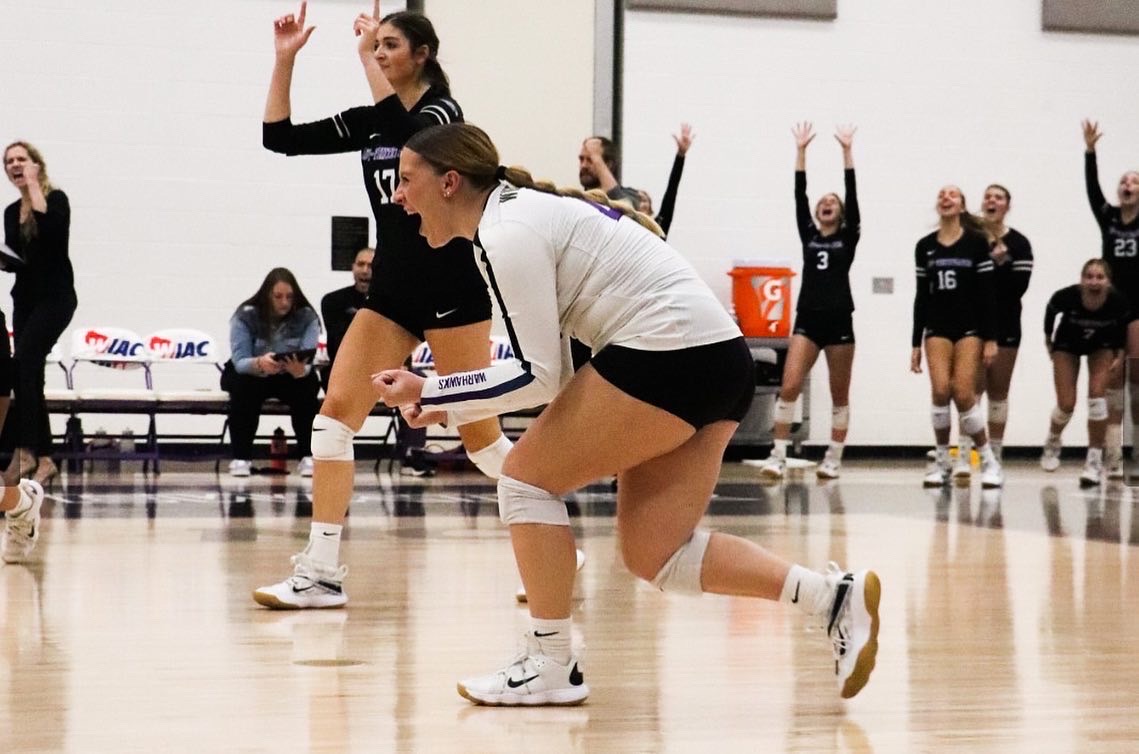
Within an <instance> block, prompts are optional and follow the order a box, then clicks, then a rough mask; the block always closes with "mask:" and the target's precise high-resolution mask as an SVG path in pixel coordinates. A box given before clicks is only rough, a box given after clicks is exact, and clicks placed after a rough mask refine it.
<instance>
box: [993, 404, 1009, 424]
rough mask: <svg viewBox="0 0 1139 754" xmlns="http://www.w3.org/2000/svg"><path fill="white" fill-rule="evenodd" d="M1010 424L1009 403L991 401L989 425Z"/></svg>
mask: <svg viewBox="0 0 1139 754" xmlns="http://www.w3.org/2000/svg"><path fill="white" fill-rule="evenodd" d="M1007 423H1008V401H993V400H990V401H989V424H1007Z"/></svg>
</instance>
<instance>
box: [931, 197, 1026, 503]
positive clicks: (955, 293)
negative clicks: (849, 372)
mask: <svg viewBox="0 0 1139 754" xmlns="http://www.w3.org/2000/svg"><path fill="white" fill-rule="evenodd" d="M937 213H938V216H939V227H938V230H937V231H935V232H934V233H930V234H929V235H928V236H925V237H924V238H922V239H921V240H920V241H918V243H917V246H916V247H915V249H914V266H915V274H916V275H917V291H916V293H915V295H914V328H913V335H912V339H911V345H912V347H913V351H912V353H911V355H910V371H912V372H914V373H917V374H920V373H921V371H922V368H921V362H922V348H921V347H922V343H923V341H924V344H925V352H926V360H927V362H928V366H929V381H930V393H931V396H930V397H931V401H932V404H933V406H932V409H931V412H930V414H931V419H932V423H933V433H934V437H935V439H936V442H937V449H936V451H935V459H934V468H933V469H931V470H930V471H929V472H928V473H927V474H926V477H925V481H924V484H925V486H927V487H940V486H943V485H945V484H948V482H949V476H950V472H951V469H950V465H949V427H950V416H949V401H950V399H952V400H953V402H954V403H955V404H957V413H958V415H959V417H960V422H961V430H962V433H963V434H967V435H969V436H971V437H972V438H973V441H974V442H975V443H976V445H977V450H978V452H979V453H980V454H981V485H982V487H1000V486H1002V485H1003V484H1004V474H1003V472H1002V471H1001V463H1000V461H999V460H997V457H996V456H995V455H994V454H993V449H992V447H990V445H989V441H988V434H987V432H986V431H985V417H984V414H983V413H982V412H981V407H980V406H979V405H978V404H977V396H976V389H977V384H976V383H977V372H978V370H979V369H980V367H981V364H982V362H983V363H984V365H985V366H986V367H988V366H989V365H990V364H992V362H993V359H994V358H996V355H997V340H996V311H995V297H994V295H993V260H992V259H991V258H990V257H989V242H988V238H987V237H986V235H985V226H984V225H983V223H982V221H981V220H980V218H977V217H975V216H974V215H972V214H970V213H969V211H968V210H967V209H966V208H965V197H964V195H963V194H962V193H961V190H960V189H959V188H957V187H956V186H945V187H943V188H942V189H941V191H939V192H938V194H937Z"/></svg>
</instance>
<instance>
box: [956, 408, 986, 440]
mask: <svg viewBox="0 0 1139 754" xmlns="http://www.w3.org/2000/svg"><path fill="white" fill-rule="evenodd" d="M984 428H985V415H984V413H982V412H981V407H980V406H979V405H977V404H976V403H974V404H973V407H972V408H971V409H969V410H968V411H966V412H965V413H963V414H961V429H962V430H963V431H964V432H965V434H967V435H970V436H972V435H975V434H977V433H978V432H980V431H982V430H983V429H984Z"/></svg>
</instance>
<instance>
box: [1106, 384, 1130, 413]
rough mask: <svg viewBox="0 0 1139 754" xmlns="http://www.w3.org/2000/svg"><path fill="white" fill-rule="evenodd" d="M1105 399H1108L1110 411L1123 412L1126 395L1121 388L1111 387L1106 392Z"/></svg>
mask: <svg viewBox="0 0 1139 754" xmlns="http://www.w3.org/2000/svg"><path fill="white" fill-rule="evenodd" d="M1104 397H1105V398H1107V410H1108V411H1122V410H1123V404H1124V401H1125V393H1124V392H1123V388H1121V387H1110V388H1108V389H1107V390H1106V391H1105V392H1104Z"/></svg>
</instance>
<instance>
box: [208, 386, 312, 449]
mask: <svg viewBox="0 0 1139 754" xmlns="http://www.w3.org/2000/svg"><path fill="white" fill-rule="evenodd" d="M225 389H226V390H228V391H229V436H230V438H231V439H232V440H233V457H234V458H237V459H240V460H242V461H250V460H252V459H253V438H254V437H255V436H256V434H257V423H258V421H259V420H260V419H261V404H262V403H264V402H265V399H266V398H276V399H277V400H279V401H281V402H282V403H284V404H286V405H287V406H288V407H289V418H290V419H291V420H292V423H293V434H295V435H296V436H297V451H298V455H299V456H300V457H302V458H303V457H305V456H311V455H312V420H313V419H315V418H316V411H317V401H316V392H317V390H319V389H320V380H319V379H318V378H317V376H316V372H315V371H313V372H310V373H309V374H308V375H306V376H304V377H302V378H300V379H299V380H298V379H296V378H295V377H293V376H292V375H290V374H274V375H271V376H269V377H254V376H252V375H248V374H237V373H234V374H232V375H231V376H230V377H229V380H227V384H226V385H225Z"/></svg>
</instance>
